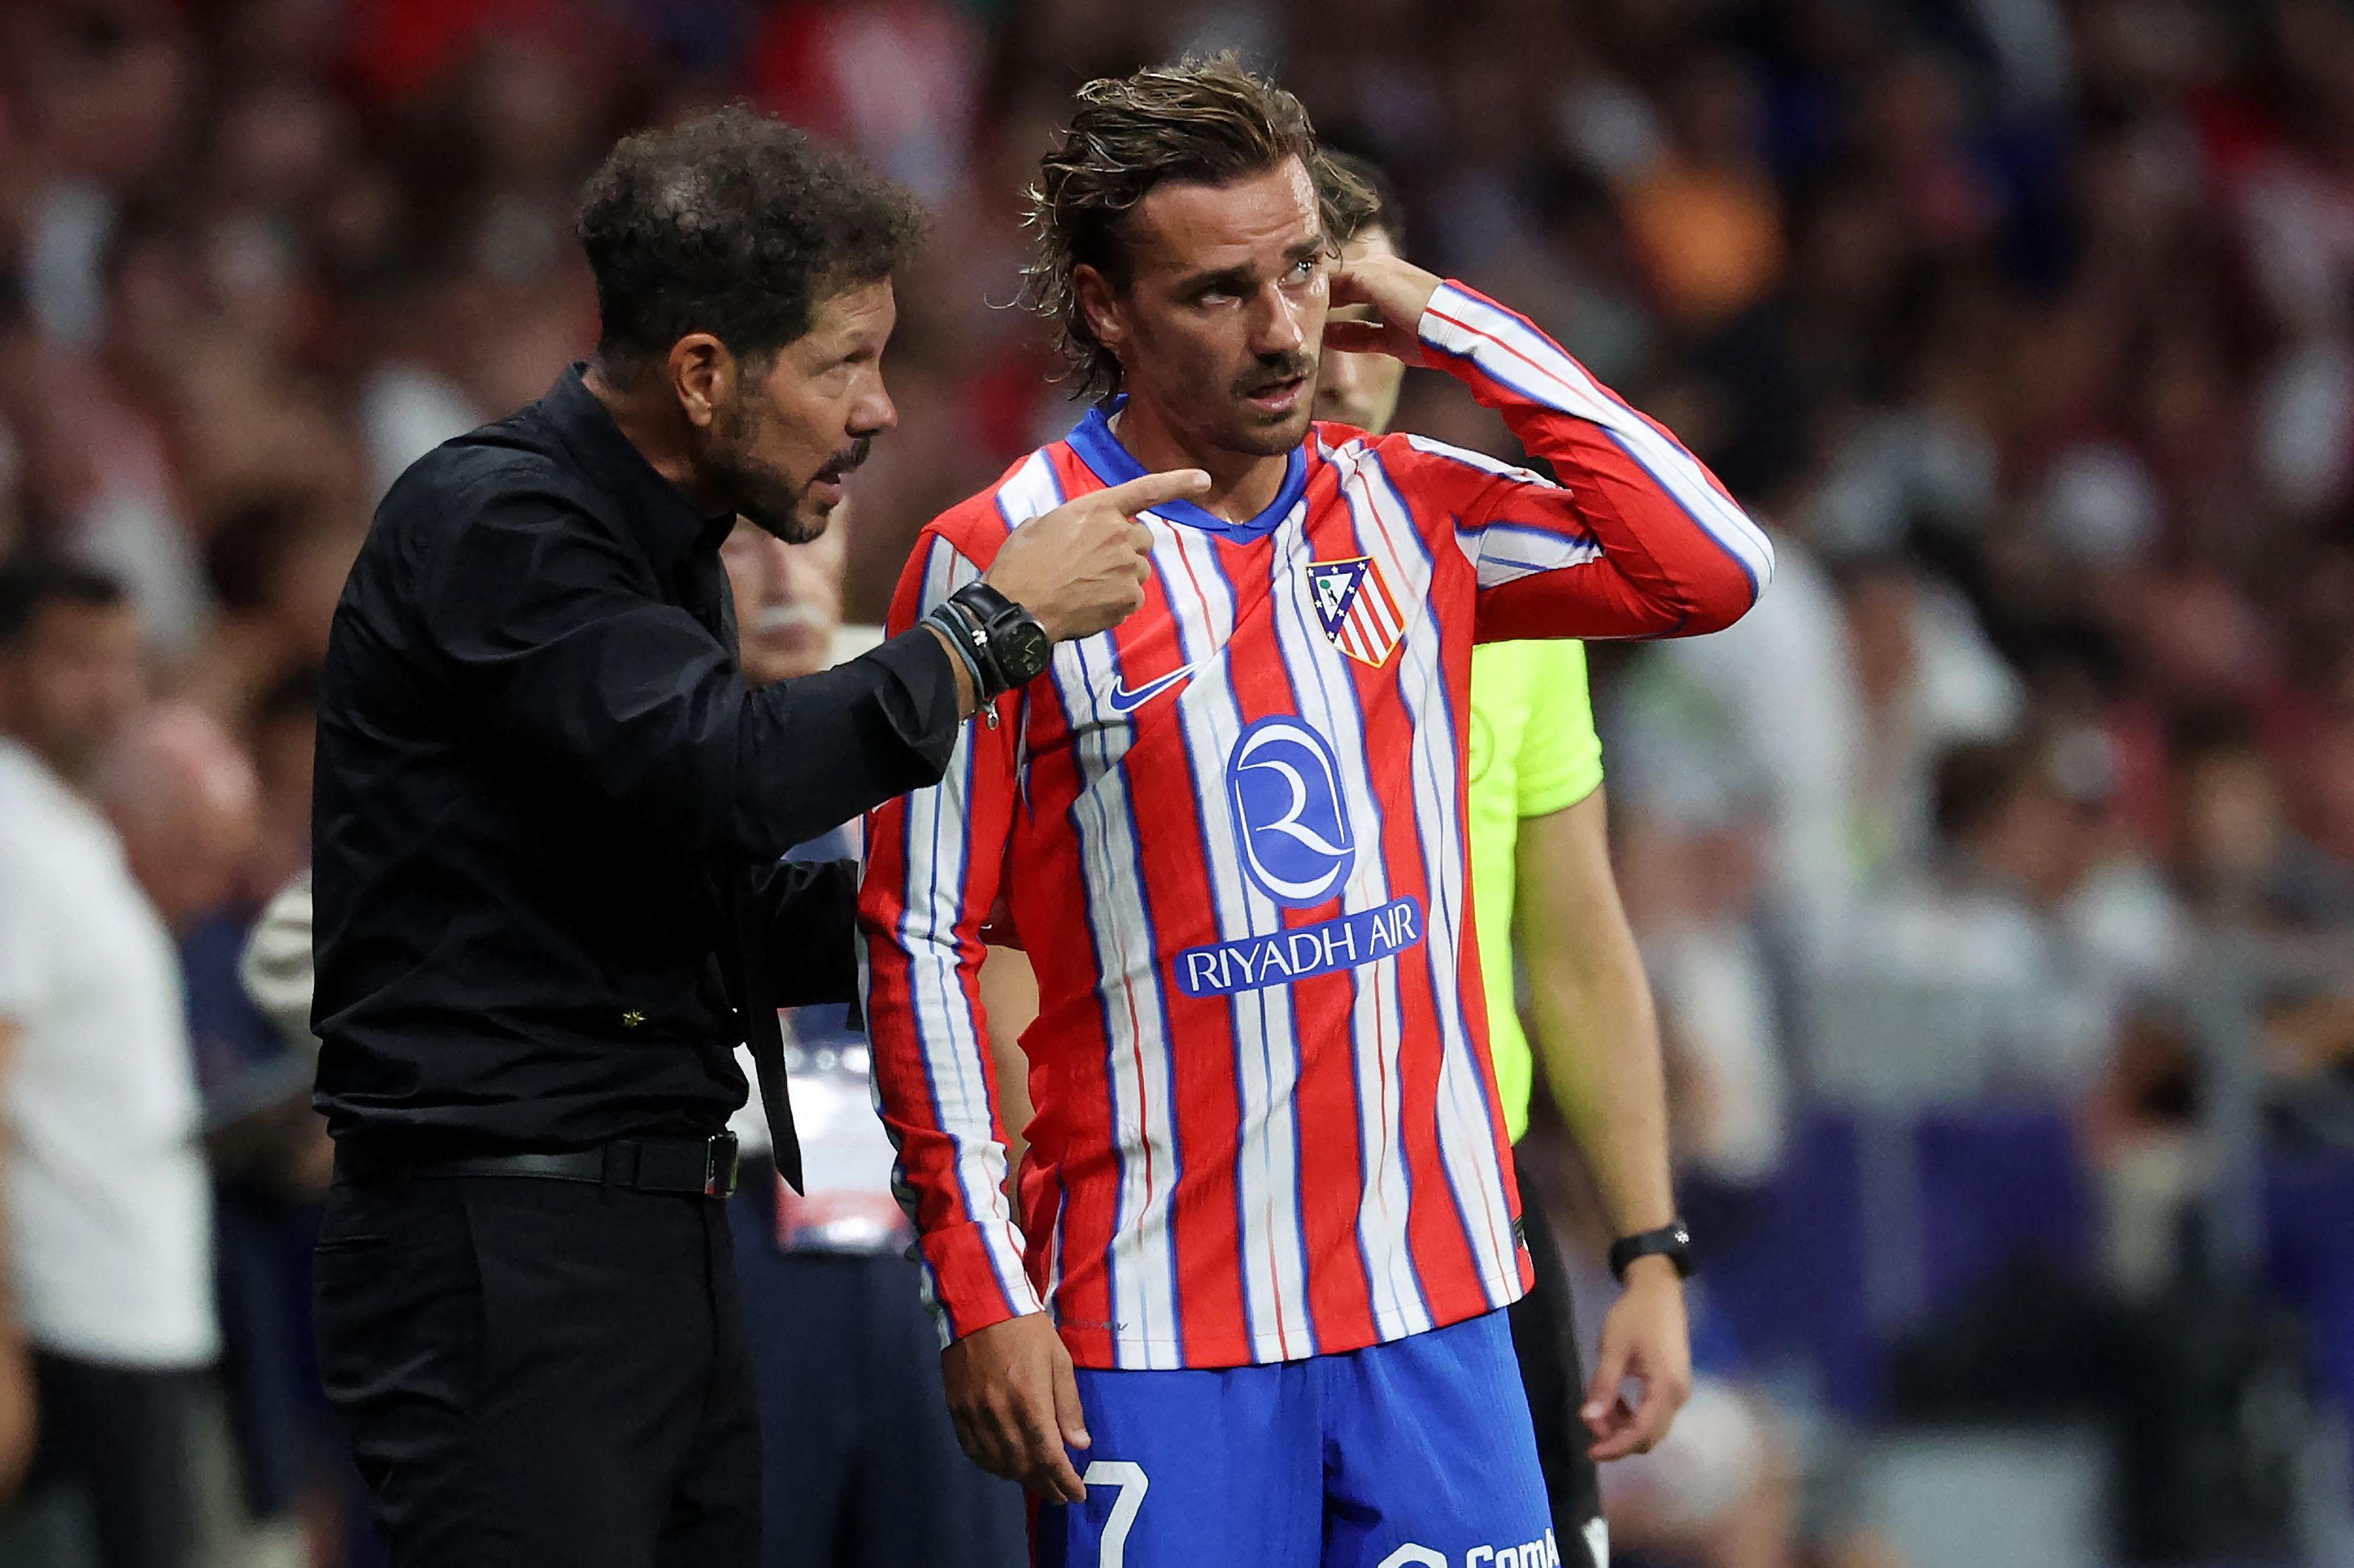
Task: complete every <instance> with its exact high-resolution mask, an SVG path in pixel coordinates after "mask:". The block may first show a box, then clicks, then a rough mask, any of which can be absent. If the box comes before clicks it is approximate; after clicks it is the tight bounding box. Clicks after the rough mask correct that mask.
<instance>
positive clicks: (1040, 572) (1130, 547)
mask: <svg viewBox="0 0 2354 1568" xmlns="http://www.w3.org/2000/svg"><path fill="white" fill-rule="evenodd" d="M1209 488H1210V476H1209V475H1208V474H1206V473H1204V472H1203V471H1201V470H1200V469H1198V468H1181V469H1175V470H1172V471H1170V472H1168V473H1148V474H1144V475H1142V476H1140V477H1139V478H1136V479H1131V480H1129V482H1127V483H1126V484H1115V485H1113V486H1111V487H1110V488H1109V489H1108V490H1097V491H1091V492H1089V493H1087V494H1085V495H1082V496H1080V497H1079V498H1078V499H1077V500H1076V501H1067V502H1065V503H1063V504H1062V505H1060V506H1057V507H1055V510H1053V511H1052V512H1049V513H1047V514H1045V515H1044V516H1043V517H1035V518H1033V519H1031V520H1030V521H1029V522H1027V523H1024V524H1022V526H1020V527H1019V528H1016V529H1015V530H1013V533H1012V534H1011V535H1008V536H1007V538H1006V541H1005V544H1004V546H1002V548H1000V549H999V550H998V552H997V559H996V560H994V561H992V562H991V563H990V567H989V570H988V571H986V572H984V573H983V574H982V575H981V580H982V581H984V582H986V583H988V584H989V586H990V587H991V588H995V589H996V590H997V591H998V592H1000V593H1002V594H1003V595H1004V596H1005V597H1006V598H1008V599H1012V600H1013V602H1014V603H1016V604H1018V605H1020V606H1021V607H1022V608H1023V609H1026V610H1028V611H1029V612H1030V613H1031V614H1032V615H1034V616H1036V617H1037V618H1038V624H1039V625H1041V626H1043V627H1044V628H1045V629H1046V635H1047V636H1049V637H1051V638H1053V639H1054V640H1055V641H1057V642H1061V641H1066V639H1069V638H1073V637H1088V636H1092V635H1093V634H1095V633H1096V632H1098V631H1105V630H1109V629H1111V628H1112V627H1115V626H1118V625H1119V623H1120V622H1121V621H1123V620H1127V619H1128V618H1129V616H1130V615H1132V614H1134V613H1135V612H1136V610H1137V609H1138V608H1139V607H1140V606H1141V605H1142V604H1143V603H1144V584H1145V581H1146V579H1147V578H1149V577H1150V576H1151V575H1152V531H1151V530H1150V529H1149V528H1147V527H1146V526H1145V525H1144V524H1141V523H1139V522H1138V521H1136V514H1138V513H1140V512H1150V511H1151V510H1152V509H1153V508H1154V507H1156V506H1161V505H1164V504H1166V503H1169V502H1172V501H1178V500H1182V499H1185V498H1187V497H1190V496H1195V495H1201V494H1204V493H1207V492H1208V490H1209Z"/></svg>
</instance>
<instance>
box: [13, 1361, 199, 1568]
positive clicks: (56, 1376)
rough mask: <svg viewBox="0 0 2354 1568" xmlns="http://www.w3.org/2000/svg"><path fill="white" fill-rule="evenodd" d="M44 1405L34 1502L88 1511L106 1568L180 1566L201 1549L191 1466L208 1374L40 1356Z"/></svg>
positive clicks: (30, 1493) (36, 1371) (37, 1367)
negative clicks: (59, 1500) (43, 1499)
mask: <svg viewBox="0 0 2354 1568" xmlns="http://www.w3.org/2000/svg"><path fill="white" fill-rule="evenodd" d="M33 1378H34V1389H35V1393H36V1396H37V1398H38V1399H39V1401H40V1406H39V1409H40V1416H39V1419H40V1426H39V1429H38V1434H37V1436H36V1438H35V1441H34V1448H33V1464H32V1469H31V1472H30V1473H29V1474H28V1475H27V1478H26V1483H25V1489H26V1493H27V1497H34V1496H38V1495H42V1494H45V1493H47V1492H48V1491H49V1490H50V1489H59V1490H62V1491H66V1492H71V1493H77V1494H79V1495H80V1499H82V1501H83V1503H84V1504H85V1505H86V1510H85V1515H84V1516H85V1517H86V1518H87V1519H88V1520H89V1523H90V1537H91V1542H92V1544H93V1545H94V1546H95V1547H96V1550H97V1561H98V1563H99V1568H181V1565H182V1564H184V1563H187V1562H188V1561H189V1559H190V1555H191V1552H192V1551H193V1548H194V1546H195V1543H196V1542H195V1513H194V1508H193V1504H192V1503H191V1500H190V1490H189V1484H188V1482H189V1478H188V1462H189V1456H190V1451H191V1445H192V1444H193V1443H194V1442H195V1438H196V1431H195V1428H196V1411H197V1404H198V1396H199V1392H200V1390H201V1388H202V1384H203V1378H204V1373H202V1372H166V1371H154V1370H151V1369H146V1368H140V1367H119V1366H110V1365H107V1364H104V1363H101V1362H98V1361H80V1360H77V1359H75V1358H73V1357H70V1356H60V1355H56V1354H53V1353H51V1352H49V1351H43V1350H38V1349H36V1350H35V1351H33Z"/></svg>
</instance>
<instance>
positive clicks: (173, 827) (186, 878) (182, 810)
mask: <svg viewBox="0 0 2354 1568" xmlns="http://www.w3.org/2000/svg"><path fill="white" fill-rule="evenodd" d="M97 792H98V798H99V800H101V803H103V805H104V806H105V808H106V814H107V816H108V818H109V819H110V820H111V821H112V822H113V824H114V831H115V832H116V833H117V834H118V835H119V836H120V837H121V838H122V852H123V856H124V858H125V859H126V860H127V861H128V863H130V866H131V874H132V876H133V879H134V880H136V881H137V882H138V884H139V885H140V887H141V888H142V889H143V890H144V891H145V892H146V895H147V901H148V902H149V903H150V904H153V905H154V906H155V913H156V914H158V915H160V916H163V917H164V925H166V926H168V927H171V929H172V930H173V931H174V932H175V934H178V935H181V936H186V934H187V932H188V931H189V930H190V929H191V928H192V927H195V925H196V923H197V922H198V921H199V920H201V919H203V918H204V917H205V916H207V915H215V914H218V913H219V912H220V911H221V910H222V909H223V907H224V906H227V905H228V903H229V901H230V900H231V899H232V898H233V897H234V896H235V895H237V894H238V893H239V891H240V879H241V874H242V873H243V871H244V869H245V863H246V858H247V857H248V856H249V855H250V854H251V853H253V848H254V844H255V841H256V839H257V837H258V835H259V832H260V810H259V808H260V784H259V783H258V781H257V780H256V779H255V776H254V771H253V764H252V762H251V761H249V759H248V758H247V757H246V755H245V753H244V752H242V751H240V750H239V749H238V747H237V743H236V742H235V741H233V740H231V739H230V738H229V737H228V735H227V733H225V732H224V731H223V730H222V729H221V727H220V726H218V725H216V724H215V723H213V721H212V720H211V719H209V718H207V717H206V716H205V715H203V714H202V713H200V712H198V711H196V709H194V708H190V707H186V706H185V705H163V706H158V707H153V708H150V709H148V710H147V711H146V712H145V713H143V714H142V715H139V717H138V718H137V719H136V720H135V721H134V722H133V723H132V724H131V725H130V726H128V728H127V730H126V733H125V734H124V735H123V736H122V739H120V740H119V741H117V742H116V743H115V745H114V746H113V747H112V748H111V751H110V753H109V755H108V757H107V758H106V762H105V764H104V766H103V767H102V768H101V770H100V773H99V778H98V782H97Z"/></svg>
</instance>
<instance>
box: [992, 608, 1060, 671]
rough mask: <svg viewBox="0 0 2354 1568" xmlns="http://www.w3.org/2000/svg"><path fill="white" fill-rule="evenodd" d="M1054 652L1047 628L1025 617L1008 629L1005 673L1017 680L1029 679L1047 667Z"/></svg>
mask: <svg viewBox="0 0 2354 1568" xmlns="http://www.w3.org/2000/svg"><path fill="white" fill-rule="evenodd" d="M1054 652H1055V645H1054V642H1053V641H1051V640H1050V639H1049V638H1048V637H1047V636H1046V629H1045V628H1044V627H1043V626H1041V625H1039V624H1038V623H1037V622H1036V621H1034V620H1028V619H1026V618H1025V619H1023V620H1021V621H1019V622H1017V623H1015V624H1014V625H1013V626H1011V627H1009V628H1007V629H1006V633H1005V651H1004V657H1003V662H1004V664H1005V673H1007V674H1008V675H1011V676H1012V677H1013V679H1015V680H1016V681H1027V680H1029V679H1030V678H1031V677H1032V676H1034V675H1035V674H1037V673H1039V672H1040V671H1042V670H1044V668H1045V667H1046V662H1047V660H1048V659H1050V658H1052V657H1053V656H1054Z"/></svg>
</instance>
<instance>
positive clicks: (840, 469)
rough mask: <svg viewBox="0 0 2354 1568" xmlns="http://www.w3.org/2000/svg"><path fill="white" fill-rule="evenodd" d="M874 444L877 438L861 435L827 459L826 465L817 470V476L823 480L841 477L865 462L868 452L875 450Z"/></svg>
mask: <svg viewBox="0 0 2354 1568" xmlns="http://www.w3.org/2000/svg"><path fill="white" fill-rule="evenodd" d="M874 446H875V439H874V438H873V437H872V436H861V437H859V438H858V439H857V440H854V441H853V442H851V443H850V444H849V445H848V446H846V447H844V448H843V449H842V450H840V451H838V452H836V453H834V454H833V455H832V457H830V458H828V459H826V460H825V466H824V467H823V468H822V469H820V470H818V471H817V478H818V479H822V480H834V479H840V478H841V477H842V476H843V474H845V473H848V472H849V471H851V470H853V469H854V468H856V467H858V466H859V465H860V464H861V463H864V461H866V454H867V453H868V452H869V451H871V450H874Z"/></svg>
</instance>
